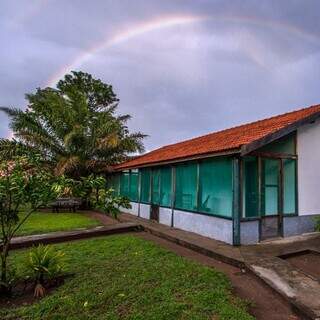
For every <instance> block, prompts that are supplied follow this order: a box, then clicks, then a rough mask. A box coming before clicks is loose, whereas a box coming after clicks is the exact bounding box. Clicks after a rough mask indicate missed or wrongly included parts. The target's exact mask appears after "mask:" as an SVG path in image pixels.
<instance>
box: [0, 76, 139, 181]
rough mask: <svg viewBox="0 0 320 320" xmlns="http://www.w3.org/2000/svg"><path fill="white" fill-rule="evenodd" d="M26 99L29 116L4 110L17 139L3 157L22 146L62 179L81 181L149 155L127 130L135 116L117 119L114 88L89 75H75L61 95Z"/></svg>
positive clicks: (49, 91)
mask: <svg viewBox="0 0 320 320" xmlns="http://www.w3.org/2000/svg"><path fill="white" fill-rule="evenodd" d="M26 99H27V101H28V102H29V103H28V106H27V109H26V111H22V110H20V109H17V108H7V107H0V110H1V111H3V112H5V113H6V114H7V115H8V116H9V118H10V127H11V129H12V130H13V133H14V137H15V138H16V140H6V139H3V140H2V141H0V156H1V155H6V156H8V155H10V152H11V151H10V150H12V148H14V147H15V146H16V145H19V150H25V151H31V150H33V152H36V153H38V154H40V155H42V157H43V159H45V160H46V161H47V162H48V163H50V164H52V167H53V169H54V172H55V173H56V174H57V175H61V174H66V175H69V176H72V177H75V178H77V177H80V176H86V175H88V174H90V173H97V172H100V171H101V170H108V168H110V167H111V166H112V165H113V164H115V163H118V162H120V161H123V160H125V159H126V158H127V157H128V156H129V155H130V154H136V153H137V152H139V153H141V152H143V151H144V148H143V143H142V140H143V138H144V137H145V135H144V134H142V133H141V132H136V133H130V132H129V130H128V127H127V126H126V123H127V122H128V120H129V119H130V118H131V117H130V115H120V116H119V115H117V114H116V110H117V107H118V102H119V100H118V99H117V97H116V95H115V94H114V92H113V89H112V86H110V85H107V84H105V83H103V82H102V81H101V80H97V79H93V78H92V76H91V75H90V74H87V73H83V72H72V73H71V74H67V75H66V76H65V77H64V79H63V80H60V81H59V82H58V84H57V88H56V89H54V88H49V87H48V88H45V89H37V91H36V93H34V94H27V95H26Z"/></svg>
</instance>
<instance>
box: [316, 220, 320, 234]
mask: <svg viewBox="0 0 320 320" xmlns="http://www.w3.org/2000/svg"><path fill="white" fill-rule="evenodd" d="M315 222H316V224H315V230H316V231H318V232H320V217H317V218H315Z"/></svg>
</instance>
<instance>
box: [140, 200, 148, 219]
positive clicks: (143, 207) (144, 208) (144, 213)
mask: <svg viewBox="0 0 320 320" xmlns="http://www.w3.org/2000/svg"><path fill="white" fill-rule="evenodd" d="M140 218H144V219H150V204H144V203H140Z"/></svg>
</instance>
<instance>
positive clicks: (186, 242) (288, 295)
mask: <svg viewBox="0 0 320 320" xmlns="http://www.w3.org/2000/svg"><path fill="white" fill-rule="evenodd" d="M120 220H121V221H123V222H134V223H137V224H140V225H141V226H142V227H143V229H144V230H146V231H148V232H150V233H151V234H154V235H156V236H159V237H161V238H164V239H166V240H169V241H172V242H174V243H177V244H180V245H182V246H184V247H186V248H189V249H192V250H194V251H197V252H199V253H202V254H204V255H207V256H209V257H213V258H215V259H218V260H221V261H223V262H226V263H229V264H232V265H234V266H237V267H241V268H245V269H247V270H249V271H251V272H252V273H253V274H255V275H256V276H257V277H259V278H260V279H261V280H263V281H264V282H265V283H266V284H268V285H269V286H270V287H271V288H273V289H274V290H275V291H276V292H278V293H279V294H280V295H281V296H282V297H284V298H285V299H286V300H287V301H288V302H289V303H290V304H291V305H292V307H293V308H294V309H295V310H297V312H298V313H299V314H300V315H301V316H302V317H303V318H306V319H320V279H315V278H314V277H311V276H309V275H308V274H305V273H304V272H302V271H301V270H299V269H297V268H295V267H294V266H293V265H291V264H290V263H289V262H287V261H286V260H284V259H282V258H280V257H285V256H289V255H292V254H294V253H297V252H307V251H313V252H316V253H319V254H320V234H310V235H304V236H298V237H291V238H286V239H281V240H276V241H269V242H264V243H260V244H257V245H250V246H240V247H233V246H231V245H228V244H226V243H224V242H221V241H217V240H213V239H209V238H206V237H203V236H200V235H198V234H195V233H192V232H187V231H183V230H179V229H175V228H171V227H168V226H165V225H161V224H158V223H156V222H153V221H150V220H145V219H142V218H138V217H136V216H133V215H129V214H125V213H124V214H122V215H121V216H120Z"/></svg>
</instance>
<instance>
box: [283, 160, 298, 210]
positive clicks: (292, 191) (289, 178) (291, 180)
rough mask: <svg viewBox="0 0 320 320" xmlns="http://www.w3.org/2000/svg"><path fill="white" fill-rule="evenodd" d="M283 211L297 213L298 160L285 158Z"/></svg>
mask: <svg viewBox="0 0 320 320" xmlns="http://www.w3.org/2000/svg"><path fill="white" fill-rule="evenodd" d="M283 213H286V214H294V213H296V160H294V159H284V160H283Z"/></svg>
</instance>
